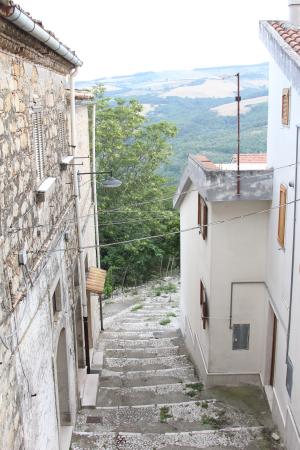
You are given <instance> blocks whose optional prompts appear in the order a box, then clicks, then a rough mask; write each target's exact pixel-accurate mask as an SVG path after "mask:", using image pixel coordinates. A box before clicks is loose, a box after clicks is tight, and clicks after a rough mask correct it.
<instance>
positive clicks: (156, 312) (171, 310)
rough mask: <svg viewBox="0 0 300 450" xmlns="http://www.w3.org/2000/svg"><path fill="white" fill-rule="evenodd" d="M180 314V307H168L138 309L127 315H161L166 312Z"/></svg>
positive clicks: (130, 316) (133, 316) (132, 316)
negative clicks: (156, 309)
mask: <svg viewBox="0 0 300 450" xmlns="http://www.w3.org/2000/svg"><path fill="white" fill-rule="evenodd" d="M172 313H174V314H179V309H178V308H172V309H170V308H168V309H166V310H163V311H151V310H145V311H144V310H143V309H140V310H138V311H134V312H130V313H127V314H126V317H128V318H135V317H160V316H162V315H164V314H172ZM124 317H125V314H124Z"/></svg>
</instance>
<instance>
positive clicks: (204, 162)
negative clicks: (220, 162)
mask: <svg viewBox="0 0 300 450" xmlns="http://www.w3.org/2000/svg"><path fill="white" fill-rule="evenodd" d="M189 156H190V158H191V159H192V160H193V161H195V162H196V163H197V164H199V166H201V167H203V168H204V169H211V170H219V167H218V166H216V165H215V164H214V163H213V162H212V161H211V160H210V159H208V158H207V156H204V155H189Z"/></svg>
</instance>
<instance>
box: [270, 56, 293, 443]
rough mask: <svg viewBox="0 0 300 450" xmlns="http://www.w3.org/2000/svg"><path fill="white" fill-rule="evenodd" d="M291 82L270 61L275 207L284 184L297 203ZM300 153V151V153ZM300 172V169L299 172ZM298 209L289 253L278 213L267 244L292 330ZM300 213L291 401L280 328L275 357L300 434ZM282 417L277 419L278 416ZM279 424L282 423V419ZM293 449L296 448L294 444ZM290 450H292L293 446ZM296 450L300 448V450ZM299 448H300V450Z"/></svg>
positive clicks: (274, 284)
mask: <svg viewBox="0 0 300 450" xmlns="http://www.w3.org/2000/svg"><path fill="white" fill-rule="evenodd" d="M289 87H291V86H290V82H289V80H288V79H287V78H286V77H285V76H284V74H283V73H282V72H281V69H280V68H279V66H278V65H277V64H276V63H275V62H274V61H271V64H270V97H269V131H268V161H269V163H270V164H272V165H273V166H274V167H275V168H278V170H275V171H274V192H273V202H272V204H273V206H277V205H278V202H279V187H280V184H281V183H282V184H285V185H286V186H287V188H288V198H287V201H288V202H290V201H293V200H294V188H293V187H289V182H290V181H291V182H294V179H295V166H292V167H290V168H284V169H282V168H280V167H281V166H284V165H288V164H294V163H295V155H296V135H297V134H296V133H297V130H296V125H299V123H300V120H299V118H300V96H299V94H298V93H297V92H296V91H295V89H293V88H292V87H291V111H290V125H289V126H283V125H281V95H282V89H283V88H289ZM299 153H300V151H299ZM298 168H299V167H298ZM297 198H300V189H299V187H298V193H297ZM293 211H294V204H292V205H289V206H287V214H286V234H285V249H279V245H278V242H277V226H278V210H274V211H272V212H271V215H270V223H269V240H268V270H267V281H268V284H269V287H270V290H271V292H272V295H273V297H274V300H275V303H276V308H277V310H278V313H279V316H280V319H281V321H282V323H283V324H284V328H287V327H288V315H289V298H290V282H291V270H292V267H291V264H292V227H293ZM299 224H300V211H299V206H297V231H296V249H295V265H294V268H293V269H294V291H293V298H294V300H293V307H292V311H291V314H292V322H291V340H290V351H289V355H290V358H291V360H292V362H293V366H294V384H293V391H292V397H291V400H290V399H289V397H288V395H287V391H286V387H285V381H286V364H285V360H286V332H285V330H284V328H282V327H281V328H280V331H279V336H278V341H277V354H276V372H275V386H274V391H275V398H276V400H277V401H278V404H277V405H274V408H275V409H276V411H275V413H276V414H277V412H278V410H279V411H280V410H281V412H282V423H281V426H283V424H284V422H285V420H286V413H287V408H288V407H290V408H291V413H292V416H293V418H294V421H295V424H296V427H298V430H299V429H300V358H299V342H300V328H299V318H300V302H299V298H300V272H299V267H300V266H299V264H300V243H299V236H300V228H299V227H300V225H299ZM277 416H278V414H277ZM278 420H279V419H278ZM293 445H294V444H293ZM290 448H291V449H292V448H293V450H294V448H295V447H294V446H293V447H290ZM297 448H298V447H297ZM299 448H300V447H299Z"/></svg>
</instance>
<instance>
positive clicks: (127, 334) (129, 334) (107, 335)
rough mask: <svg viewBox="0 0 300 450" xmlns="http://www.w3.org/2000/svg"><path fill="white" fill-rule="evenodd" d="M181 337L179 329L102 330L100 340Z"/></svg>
mask: <svg viewBox="0 0 300 450" xmlns="http://www.w3.org/2000/svg"><path fill="white" fill-rule="evenodd" d="M175 337H181V334H180V331H179V330H165V331H161V330H159V331H155V330H152V331H150V330H148V331H147V330H145V331H141V332H139V331H118V332H116V331H104V332H103V333H101V338H100V339H101V340H107V339H119V340H125V339H134V340H137V339H139V340H144V339H160V338H175Z"/></svg>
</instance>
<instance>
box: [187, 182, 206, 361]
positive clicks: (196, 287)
mask: <svg viewBox="0 0 300 450" xmlns="http://www.w3.org/2000/svg"><path fill="white" fill-rule="evenodd" d="M194 189H195V186H191V188H190V191H191V192H190V193H188V194H186V196H185V199H184V201H183V203H182V204H181V207H180V228H181V229H182V230H184V229H187V228H191V227H195V226H197V223H198V192H195V191H194ZM209 220H210V210H208V221H209ZM180 246H181V249H180V250H181V311H182V320H183V329H185V321H186V319H187V320H188V323H189V325H190V328H191V330H190V331H191V334H192V336H191V338H192V339H193V340H195V337H196V336H198V341H199V342H200V346H201V349H199V348H196V350H195V352H198V353H199V352H200V353H201V351H202V352H203V358H204V360H205V364H206V365H208V356H209V354H208V339H209V338H208V331H206V330H203V328H202V320H201V316H202V313H201V311H200V280H202V282H203V284H204V285H205V288H206V290H207V293H208V295H209V294H210V288H211V286H210V247H211V236H210V230H208V233H207V239H206V240H205V241H204V240H203V239H202V236H201V235H200V234H199V230H198V229H196V230H193V231H188V232H185V233H181V237H180ZM186 331H188V330H186ZM195 335H196V336H195ZM194 344H195V345H196V346H197V345H198V344H197V340H196V341H195V342H194ZM190 351H191V352H193V351H194V349H193V348H190ZM194 356H195V357H196V358H199V355H196V354H195V355H194Z"/></svg>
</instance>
